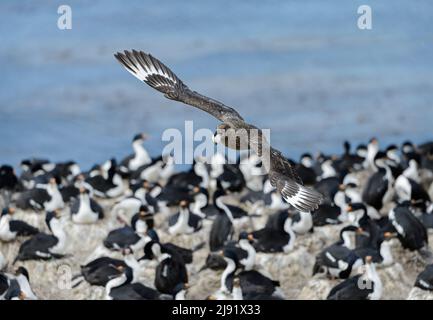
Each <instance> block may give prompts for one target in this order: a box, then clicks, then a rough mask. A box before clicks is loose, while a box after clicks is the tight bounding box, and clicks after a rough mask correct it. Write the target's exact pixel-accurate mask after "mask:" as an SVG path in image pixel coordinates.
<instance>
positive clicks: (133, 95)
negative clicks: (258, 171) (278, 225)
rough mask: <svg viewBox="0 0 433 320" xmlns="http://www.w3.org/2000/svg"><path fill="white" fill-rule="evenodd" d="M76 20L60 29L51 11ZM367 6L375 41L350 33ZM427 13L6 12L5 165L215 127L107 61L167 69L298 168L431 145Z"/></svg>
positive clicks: (403, 7) (384, 3) (391, 3)
mask: <svg viewBox="0 0 433 320" xmlns="http://www.w3.org/2000/svg"><path fill="white" fill-rule="evenodd" d="M61 4H67V5H70V6H71V8H72V30H59V29H58V28H57V19H58V17H59V15H58V13H57V8H58V6H59V5H61ZM363 4H367V5H370V6H371V8H372V10H373V29H372V30H360V29H358V27H357V19H358V14H357V8H358V6H360V5H363ZM432 31H433V1H431V0H418V1H404V0H381V1H372V0H363V1H356V0H355V1H347V0H346V1H345V0H341V1H323V0H309V1H296V0H285V1H282V0H281V1H236V2H235V1H228V0H222V1H201V0H189V1H154V0H151V1H138V0H131V1H114V0H104V1H102V0H94V1H75V0H74V1H72V0H63V1H42V0H39V1H13V0H6V1H5V0H3V1H1V2H0V37H1V38H0V39H1V41H0V73H1V77H0V164H2V163H10V164H13V165H17V164H18V163H19V161H20V160H21V159H23V158H28V157H44V158H49V159H51V160H54V161H62V160H70V159H73V160H75V161H77V162H78V163H79V164H80V165H82V167H83V168H84V169H86V168H88V167H90V166H91V165H93V164H94V163H100V162H102V161H104V160H106V159H108V158H111V157H116V158H118V159H120V158H122V157H123V156H125V155H127V154H129V153H130V152H131V146H130V141H131V139H132V137H133V136H134V135H135V134H136V133H138V132H142V131H144V132H147V133H149V134H150V139H149V141H147V142H146V148H147V149H148V150H149V152H150V153H151V154H152V155H153V156H156V155H158V154H159V153H160V152H161V150H162V148H163V147H164V145H165V144H166V142H163V141H161V135H162V133H163V132H164V130H165V129H167V128H179V129H181V130H183V128H184V121H185V120H193V121H194V127H195V128H196V129H199V128H210V129H212V130H214V128H215V127H216V125H217V123H218V122H217V121H216V120H215V119H213V118H212V117H211V116H209V115H207V114H205V113H203V112H201V111H199V110H196V109H194V108H191V107H187V106H184V105H182V104H180V103H176V102H173V101H169V100H167V99H165V98H164V97H163V96H162V95H161V94H159V93H157V92H156V91H154V90H153V89H151V88H150V87H148V86H145V85H143V84H142V83H140V82H139V81H138V80H136V79H135V78H133V77H132V76H131V75H130V74H129V73H127V72H126V71H125V70H124V69H123V68H122V67H121V66H120V65H119V64H118V63H117V62H116V60H115V59H114V57H113V54H114V53H115V52H117V51H120V50H123V49H132V48H135V49H138V50H143V51H146V52H150V53H152V54H153V55H154V56H156V57H158V58H159V59H161V60H162V61H163V62H165V63H166V64H167V65H168V66H170V67H171V68H172V70H173V71H175V73H176V74H177V75H178V76H179V77H180V78H181V79H182V80H183V81H184V82H185V83H186V84H188V85H189V86H190V87H191V88H192V89H193V90H196V91H199V92H201V93H202V94H205V95H208V96H210V97H213V98H215V99H218V100H220V101H222V102H224V103H226V104H227V105H230V106H233V107H235V108H236V109H237V110H238V111H239V112H240V113H241V114H242V115H243V117H244V118H245V119H246V120H247V121H248V122H250V123H253V124H255V125H256V126H258V127H261V128H270V129H271V141H272V144H273V145H274V146H275V147H276V148H278V149H280V150H281V151H283V153H284V154H285V155H287V156H288V157H291V158H294V159H297V158H298V157H299V155H300V154H302V153H303V152H305V151H309V152H312V153H316V152H318V151H323V152H325V153H333V152H341V150H342V143H343V141H344V140H346V139H347V140H349V141H351V142H352V143H353V144H354V145H356V144H358V143H361V142H367V141H368V139H369V138H371V137H373V136H376V137H377V138H378V139H379V141H380V144H381V146H382V147H386V146H387V145H388V144H389V143H401V142H403V141H404V140H406V139H410V140H412V141H413V142H415V143H422V142H425V141H427V140H430V139H432V138H433V132H432V131H433V130H432V125H433V59H432V58H433V32H432Z"/></svg>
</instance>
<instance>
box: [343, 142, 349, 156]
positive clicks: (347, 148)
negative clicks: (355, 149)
mask: <svg viewBox="0 0 433 320" xmlns="http://www.w3.org/2000/svg"><path fill="white" fill-rule="evenodd" d="M343 148H344V153H345V154H348V153H349V152H350V142H349V141H347V140H346V141H344V143H343Z"/></svg>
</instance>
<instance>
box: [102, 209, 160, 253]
mask: <svg viewBox="0 0 433 320" xmlns="http://www.w3.org/2000/svg"><path fill="white" fill-rule="evenodd" d="M153 226H154V220H153V215H152V214H151V213H149V212H147V208H146V207H145V206H142V207H141V208H140V211H139V212H138V213H136V214H135V215H134V216H133V217H132V219H131V225H130V226H128V225H125V226H124V227H121V228H118V229H114V230H112V231H110V232H109V233H108V235H107V237H106V238H105V239H104V242H103V243H104V246H105V247H106V248H108V249H112V250H121V249H126V248H129V247H131V246H134V245H136V244H137V243H139V242H142V240H143V239H144V238H145V236H146V231H147V230H149V229H153ZM136 249H138V248H136Z"/></svg>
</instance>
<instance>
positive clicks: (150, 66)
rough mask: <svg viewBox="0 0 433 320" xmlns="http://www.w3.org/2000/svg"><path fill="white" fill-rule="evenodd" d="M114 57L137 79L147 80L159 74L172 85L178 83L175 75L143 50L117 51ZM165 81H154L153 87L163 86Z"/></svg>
mask: <svg viewBox="0 0 433 320" xmlns="http://www.w3.org/2000/svg"><path fill="white" fill-rule="evenodd" d="M116 57H117V58H118V59H119V60H120V61H121V62H122V65H123V66H124V68H125V69H126V70H127V71H128V72H129V73H131V74H132V75H133V76H134V77H136V78H137V79H139V80H141V81H144V82H148V81H149V80H150V78H151V77H152V76H161V77H163V78H165V79H167V80H168V81H169V82H170V83H171V84H172V85H176V84H177V83H178V79H177V77H176V76H175V75H174V74H173V73H172V72H171V71H170V70H169V69H168V68H166V67H165V66H164V65H163V64H162V63H159V61H158V60H156V59H155V58H153V57H152V56H151V55H148V54H145V53H144V52H141V51H140V52H138V51H135V50H133V51H132V53H131V52H129V51H125V54H122V53H118V54H117V55H116ZM166 85H167V83H164V82H161V81H156V82H153V86H154V87H163V86H166Z"/></svg>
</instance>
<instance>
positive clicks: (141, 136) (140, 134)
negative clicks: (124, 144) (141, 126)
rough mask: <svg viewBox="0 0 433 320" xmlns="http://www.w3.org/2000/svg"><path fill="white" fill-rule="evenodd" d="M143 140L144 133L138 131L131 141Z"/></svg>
mask: <svg viewBox="0 0 433 320" xmlns="http://www.w3.org/2000/svg"><path fill="white" fill-rule="evenodd" d="M144 140H146V135H145V134H144V133H138V134H136V135H135V136H134V138H133V139H132V142H136V141H144Z"/></svg>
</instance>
